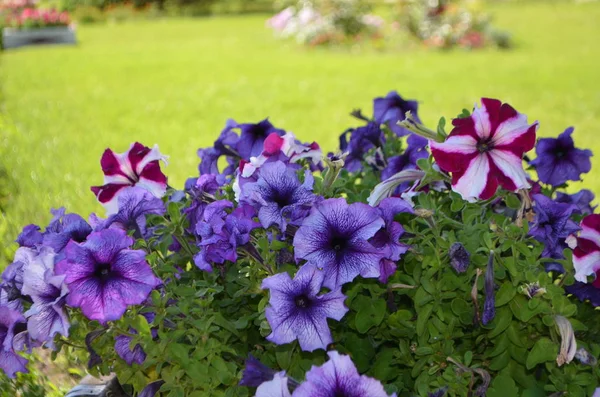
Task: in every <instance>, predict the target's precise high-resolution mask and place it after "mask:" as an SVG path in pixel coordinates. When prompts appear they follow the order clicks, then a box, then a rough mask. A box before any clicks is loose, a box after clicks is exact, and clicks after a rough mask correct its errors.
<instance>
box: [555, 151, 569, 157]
mask: <svg viewBox="0 0 600 397" xmlns="http://www.w3.org/2000/svg"><path fill="white" fill-rule="evenodd" d="M554 156H556V157H557V158H559V159H560V158H563V157H565V156H566V153H565V152H564V151H562V150H557V151H556V152H554Z"/></svg>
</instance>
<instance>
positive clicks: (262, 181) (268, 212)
mask: <svg viewBox="0 0 600 397" xmlns="http://www.w3.org/2000/svg"><path fill="white" fill-rule="evenodd" d="M296 172H297V170H296V169H293V168H290V167H287V166H286V165H285V164H284V163H283V162H281V161H277V162H274V163H267V164H264V165H263V166H262V167H261V169H260V174H259V176H258V180H257V181H256V182H251V183H248V184H246V185H244V188H243V189H242V197H241V200H242V201H244V198H246V200H247V201H248V202H249V203H250V204H252V205H253V206H255V207H256V208H257V210H258V219H259V220H260V222H261V224H262V226H263V227H264V228H268V227H270V226H272V225H277V226H279V228H280V229H281V230H282V231H285V229H286V226H287V224H288V223H291V224H292V225H300V223H302V220H303V219H304V218H305V217H306V216H307V215H308V213H309V212H310V207H311V206H312V204H313V203H314V201H315V199H316V197H315V195H314V194H313V192H312V187H313V182H314V179H313V176H312V174H311V173H310V172H309V171H306V173H305V179H304V182H300V180H299V179H298V175H297V174H296Z"/></svg>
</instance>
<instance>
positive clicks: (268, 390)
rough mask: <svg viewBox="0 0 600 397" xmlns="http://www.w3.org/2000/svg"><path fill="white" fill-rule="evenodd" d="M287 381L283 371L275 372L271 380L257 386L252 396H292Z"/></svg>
mask: <svg viewBox="0 0 600 397" xmlns="http://www.w3.org/2000/svg"><path fill="white" fill-rule="evenodd" d="M288 381H289V380H288V378H287V376H286V375H285V371H282V372H277V373H276V374H274V375H273V378H272V379H271V380H269V381H266V382H264V383H262V384H261V385H260V386H258V388H257V389H256V394H255V395H254V397H292V395H291V394H290V389H289V387H288Z"/></svg>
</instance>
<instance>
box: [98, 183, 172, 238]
mask: <svg viewBox="0 0 600 397" xmlns="http://www.w3.org/2000/svg"><path fill="white" fill-rule="evenodd" d="M118 203H119V210H118V212H117V213H116V214H113V215H111V216H109V217H108V219H106V221H105V222H104V224H103V228H108V227H110V226H112V227H119V228H122V229H124V230H133V231H134V232H135V233H134V237H136V238H142V237H146V234H147V230H146V215H151V214H154V215H164V214H165V212H166V208H165V205H164V203H163V202H162V200H161V199H159V198H156V197H154V196H153V195H152V194H151V193H150V192H148V191H147V190H146V189H142V188H140V187H137V186H134V187H131V188H129V189H126V190H125V191H124V192H123V193H122V194H120V195H119V197H118Z"/></svg>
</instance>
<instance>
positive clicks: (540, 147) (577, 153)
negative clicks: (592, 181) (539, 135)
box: [531, 127, 592, 186]
mask: <svg viewBox="0 0 600 397" xmlns="http://www.w3.org/2000/svg"><path fill="white" fill-rule="evenodd" d="M573 130H574V128H573V127H569V128H567V129H566V130H565V131H564V132H563V133H562V134H560V135H559V136H558V138H543V139H540V140H539V141H538V143H537V146H536V148H535V153H536V154H537V158H536V159H535V160H533V161H531V165H533V166H535V169H536V171H537V173H538V176H539V178H540V181H542V182H544V183H547V184H550V185H552V186H560V185H562V184H563V183H565V182H567V181H578V180H580V179H581V174H585V173H587V172H590V170H591V169H592V163H591V161H590V157H592V152H591V151H590V150H582V149H577V148H576V147H575V143H574V142H573V138H571V134H572V133H573Z"/></svg>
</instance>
